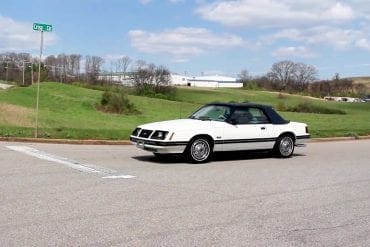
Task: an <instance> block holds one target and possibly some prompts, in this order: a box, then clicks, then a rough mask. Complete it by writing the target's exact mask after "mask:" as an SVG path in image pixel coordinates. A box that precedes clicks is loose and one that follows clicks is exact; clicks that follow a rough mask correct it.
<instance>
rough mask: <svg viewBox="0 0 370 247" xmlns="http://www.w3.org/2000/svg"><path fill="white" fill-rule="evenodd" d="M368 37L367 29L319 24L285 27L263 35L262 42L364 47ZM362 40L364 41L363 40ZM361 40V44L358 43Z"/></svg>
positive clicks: (342, 47)
mask: <svg viewBox="0 0 370 247" xmlns="http://www.w3.org/2000/svg"><path fill="white" fill-rule="evenodd" d="M367 39H368V32H367V31H366V30H355V29H344V28H338V27H332V26H317V27H312V28H307V29H296V28H291V29H283V30H281V31H278V32H276V33H275V34H272V35H268V36H265V37H262V38H261V40H260V43H261V44H262V45H263V44H271V43H274V42H276V41H278V40H289V41H297V42H301V43H304V44H309V45H327V46H330V47H333V48H336V49H349V48H353V47H359V48H364V45H361V44H364V41H363V40H367ZM361 40H362V41H361ZM359 41H361V42H360V44H358V43H359Z"/></svg>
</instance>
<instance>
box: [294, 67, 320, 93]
mask: <svg viewBox="0 0 370 247" xmlns="http://www.w3.org/2000/svg"><path fill="white" fill-rule="evenodd" d="M295 67H296V68H295V74H294V83H295V87H294V89H295V90H299V91H304V90H306V89H307V87H308V85H309V83H311V82H313V81H315V80H317V74H318V72H317V69H316V68H315V67H314V66H312V65H307V64H304V63H296V64H295Z"/></svg>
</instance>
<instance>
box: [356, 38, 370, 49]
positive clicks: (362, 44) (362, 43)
mask: <svg viewBox="0 0 370 247" xmlns="http://www.w3.org/2000/svg"><path fill="white" fill-rule="evenodd" d="M355 45H356V47H358V48H362V49H365V50H368V51H370V41H369V40H368V39H365V38H363V39H360V40H358V41H356V44H355Z"/></svg>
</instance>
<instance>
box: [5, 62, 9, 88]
mask: <svg viewBox="0 0 370 247" xmlns="http://www.w3.org/2000/svg"><path fill="white" fill-rule="evenodd" d="M8 70H9V62H8V61H6V72H5V81H6V83H8Z"/></svg>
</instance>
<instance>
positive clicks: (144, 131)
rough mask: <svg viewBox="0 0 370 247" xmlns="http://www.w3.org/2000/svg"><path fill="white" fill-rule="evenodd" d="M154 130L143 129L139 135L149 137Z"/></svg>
mask: <svg viewBox="0 0 370 247" xmlns="http://www.w3.org/2000/svg"><path fill="white" fill-rule="evenodd" d="M152 132H153V130H144V129H143V130H141V132H140V135H139V137H143V138H149V136H150V135H151V134H152Z"/></svg>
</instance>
